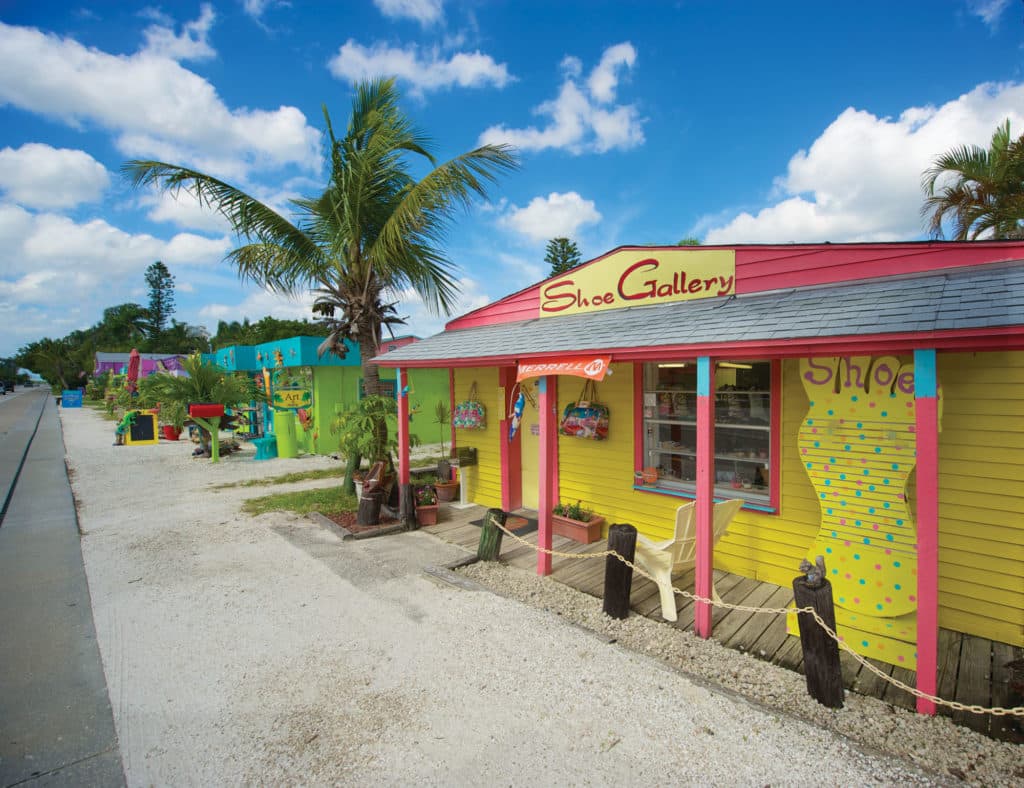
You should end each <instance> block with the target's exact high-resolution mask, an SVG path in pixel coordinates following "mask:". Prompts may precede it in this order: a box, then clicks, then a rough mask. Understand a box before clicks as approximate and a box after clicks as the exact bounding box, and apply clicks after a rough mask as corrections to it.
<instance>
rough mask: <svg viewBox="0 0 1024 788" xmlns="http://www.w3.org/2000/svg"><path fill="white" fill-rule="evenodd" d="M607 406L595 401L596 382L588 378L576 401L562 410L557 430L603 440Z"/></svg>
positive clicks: (606, 433) (605, 428) (606, 421)
mask: <svg viewBox="0 0 1024 788" xmlns="http://www.w3.org/2000/svg"><path fill="white" fill-rule="evenodd" d="M608 416H609V413H608V406H607V405H602V404H601V403H600V402H598V401H597V384H596V383H594V381H592V380H588V381H587V382H586V383H584V384H583V391H582V392H580V398H579V399H578V400H577V401H576V402H570V403H569V404H568V405H566V406H565V410H564V411H563V412H562V421H561V423H560V424H559V425H558V432H559V433H560V434H562V435H568V436H570V437H573V438H585V439H587V440H594V441H603V440H606V439H607V438H608Z"/></svg>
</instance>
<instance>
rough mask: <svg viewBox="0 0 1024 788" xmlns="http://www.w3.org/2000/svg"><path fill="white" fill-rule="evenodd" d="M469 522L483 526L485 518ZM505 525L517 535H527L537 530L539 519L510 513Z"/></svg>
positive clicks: (478, 526)
mask: <svg viewBox="0 0 1024 788" xmlns="http://www.w3.org/2000/svg"><path fill="white" fill-rule="evenodd" d="M469 524H470V525H475V526H476V527H477V528H482V527H483V525H484V518H483V517H481V518H480V519H479V520H470V521H469ZM505 527H506V528H507V529H508V530H510V531H511V532H512V533H514V534H515V535H516V536H526V534H532V533H533V532H534V531H536V530H537V521H536V520H534V519H533V518H531V517H520V516H519V515H518V514H510V515H509V516H508V517H507V518H506V519H505Z"/></svg>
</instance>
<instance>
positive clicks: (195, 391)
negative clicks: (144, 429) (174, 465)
mask: <svg viewBox="0 0 1024 788" xmlns="http://www.w3.org/2000/svg"><path fill="white" fill-rule="evenodd" d="M181 367H182V370H184V372H185V373H186V375H187V377H185V376H182V377H176V376H174V375H151V376H150V377H148V378H146V379H145V388H146V395H147V397H150V398H152V399H154V400H156V401H159V402H160V403H163V405H165V406H167V407H169V408H170V409H171V410H175V409H177V408H178V407H179V406H180V407H181V408H184V409H185V410H186V411H187V410H188V406H189V404H190V403H193V402H203V403H215V404H217V405H223V406H224V407H225V408H237V407H238V406H240V405H247V404H248V403H250V402H252V401H253V400H262V399H264V395H263V393H262V392H260V391H259V390H257V388H256V384H255V382H254V381H253V380H252V379H251V378H249V377H247V376H242V375H234V374H232V373H230V372H228V371H227V370H226V369H224V368H223V367H218V366H217V365H216V364H204V363H203V360H202V357H201V356H200V355H199V354H198V353H194V354H192V355H191V356H188V357H187V358H185V359H183V360H182V362H181ZM199 429H200V440H201V441H202V444H203V448H204V449H205V450H209V448H210V444H211V443H212V441H213V439H215V438H216V437H217V436H215V435H210V433H209V432H207V431H206V430H205V429H204V428H202V427H200V428H199Z"/></svg>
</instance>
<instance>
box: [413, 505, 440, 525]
mask: <svg viewBox="0 0 1024 788" xmlns="http://www.w3.org/2000/svg"><path fill="white" fill-rule="evenodd" d="M437 509H438V506H437V504H436V503H434V504H428V505H427V506H417V507H416V522H417V523H419V524H420V525H437Z"/></svg>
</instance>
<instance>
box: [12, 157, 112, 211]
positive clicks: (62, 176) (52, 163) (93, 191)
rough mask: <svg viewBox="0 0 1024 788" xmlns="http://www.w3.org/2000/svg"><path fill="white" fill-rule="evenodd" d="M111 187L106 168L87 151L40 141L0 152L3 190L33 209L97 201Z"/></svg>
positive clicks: (72, 206) (63, 206)
mask: <svg viewBox="0 0 1024 788" xmlns="http://www.w3.org/2000/svg"><path fill="white" fill-rule="evenodd" d="M109 185H110V175H109V173H108V172H107V170H106V168H105V167H104V166H103V165H102V164H100V163H99V162H98V161H96V159H94V158H93V157H92V156H90V155H89V154H88V153H86V152H85V151H80V150H71V149H69V148H53V147H51V146H49V145H45V144H42V143H37V142H29V143H26V144H24V145H22V146H21V147H20V148H18V149H14V148H4V149H3V150H0V190H2V191H4V192H6V193H7V197H8V198H9V199H11V200H15V201H17V202H18V203H20V204H22V205H27V206H29V207H30V208H74V207H75V206H76V205H79V204H81V203H87V202H96V201H97V200H99V199H100V198H101V197H102V196H103V192H104V191H105V190H106V188H107V186H109Z"/></svg>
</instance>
